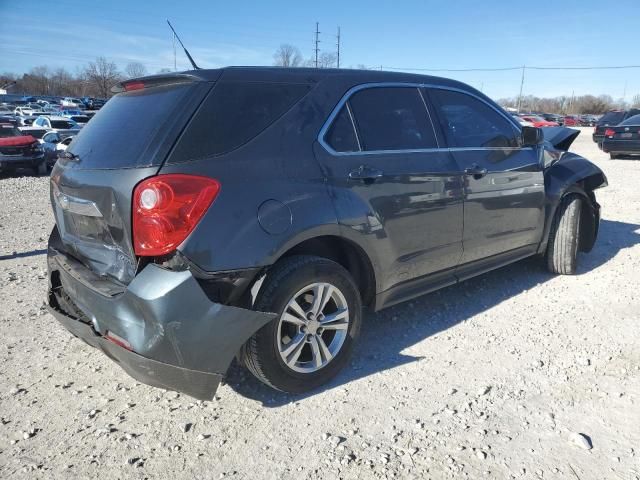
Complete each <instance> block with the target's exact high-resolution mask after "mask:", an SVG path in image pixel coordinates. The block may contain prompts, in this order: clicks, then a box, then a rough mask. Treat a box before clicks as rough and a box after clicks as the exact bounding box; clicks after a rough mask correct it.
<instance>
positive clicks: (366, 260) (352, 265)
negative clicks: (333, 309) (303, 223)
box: [250, 233, 377, 306]
mask: <svg viewBox="0 0 640 480" xmlns="http://www.w3.org/2000/svg"><path fill="white" fill-rule="evenodd" d="M293 255H314V256H318V257H323V258H327V259H329V260H332V261H334V262H336V263H338V264H340V265H341V266H342V267H344V268H345V269H346V270H347V271H348V272H349V273H350V274H351V275H352V276H353V279H354V281H355V282H356V285H357V286H358V289H359V291H360V296H361V298H362V304H363V305H364V306H372V305H374V303H375V302H374V301H375V296H376V292H377V283H376V280H377V275H376V271H375V268H374V265H373V262H372V260H371V258H370V257H369V255H367V253H366V252H365V250H364V249H363V248H362V247H361V246H360V245H358V244H357V243H356V242H354V241H352V240H349V239H347V238H345V237H344V236H341V235H339V234H335V233H325V234H321V235H317V236H311V237H307V238H303V239H301V240H299V241H298V242H297V243H295V244H293V245H289V246H288V247H287V248H286V249H283V251H282V252H280V253H279V254H278V255H277V256H275V257H274V261H273V263H272V265H275V264H276V263H277V262H278V261H280V260H282V259H283V258H287V257H291V256H293ZM268 274H269V267H267V268H265V269H264V270H263V271H262V273H261V274H260V275H258V277H257V278H256V281H255V282H254V284H253V286H252V287H251V288H250V291H251V296H252V297H253V299H255V298H256V297H257V295H258V292H259V291H260V287H261V285H262V283H263V281H264V279H265V278H266V276H267V275H268Z"/></svg>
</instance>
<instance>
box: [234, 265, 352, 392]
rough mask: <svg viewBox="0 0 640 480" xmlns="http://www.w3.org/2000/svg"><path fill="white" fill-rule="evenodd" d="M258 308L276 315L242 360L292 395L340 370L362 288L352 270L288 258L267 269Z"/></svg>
mask: <svg viewBox="0 0 640 480" xmlns="http://www.w3.org/2000/svg"><path fill="white" fill-rule="evenodd" d="M316 298H318V299H319V300H318V303H317V304H316V303H315V299H316ZM325 299H326V300H325ZM323 304H324V306H322V305H323ZM292 305H293V307H292ZM298 307H300V308H298ZM254 309H255V310H259V311H264V312H275V313H277V314H278V317H277V318H275V319H274V320H272V321H271V322H270V323H268V324H267V325H265V326H264V327H263V328H262V329H260V330H259V331H258V332H256V333H255V334H254V335H253V337H251V338H250V339H249V340H248V341H247V343H245V345H244V346H243V347H242V351H241V359H242V361H243V363H244V365H245V366H246V367H247V369H248V370H249V371H250V372H251V373H252V374H253V375H254V376H255V377H256V378H258V379H259V380H260V381H262V382H264V383H266V384H267V385H269V386H271V387H273V388H275V389H277V390H281V391H283V392H288V393H303V392H307V391H310V390H313V389H315V388H318V387H319V386H321V385H323V384H325V383H327V382H328V381H329V380H331V379H332V378H333V377H334V376H335V375H337V374H338V372H339V371H340V370H341V369H342V368H343V367H344V365H345V364H346V363H347V361H348V360H349V357H350V354H351V351H352V349H353V345H354V343H355V340H356V338H357V336H358V333H359V331H360V323H361V318H362V302H361V299H360V292H359V291H358V287H357V286H356V284H355V282H354V281H353V278H352V277H351V275H350V274H349V272H348V271H347V270H345V269H344V268H343V267H342V266H341V265H340V264H338V263H336V262H333V261H331V260H328V259H326V258H321V257H315V256H307V255H297V256H292V257H288V258H285V259H283V260H281V261H280V262H278V263H277V264H276V265H275V266H274V267H273V268H272V269H271V270H270V271H269V273H268V275H267V277H266V279H265V282H264V284H263V285H262V287H261V289H260V293H259V295H258V298H257V299H256V302H255V305H254ZM323 322H325V323H323Z"/></svg>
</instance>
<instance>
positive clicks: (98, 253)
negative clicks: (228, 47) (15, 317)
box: [51, 82, 211, 285]
mask: <svg viewBox="0 0 640 480" xmlns="http://www.w3.org/2000/svg"><path fill="white" fill-rule="evenodd" d="M210 88H211V83H209V82H181V83H169V84H163V85H160V86H156V85H154V86H153V87H152V88H144V89H138V90H136V91H133V92H125V93H121V94H119V95H116V96H115V97H113V98H112V99H111V100H110V101H109V102H108V103H107V104H106V105H105V106H104V107H103V108H102V109H101V110H100V111H99V112H98V113H97V114H96V115H95V117H94V118H93V119H92V120H91V122H89V123H88V124H87V126H86V127H84V128H83V129H82V130H81V131H80V132H79V133H78V135H77V136H76V137H75V139H74V141H73V142H72V144H71V145H70V146H69V148H68V149H67V153H66V154H65V155H64V156H63V158H60V159H59V160H58V162H56V165H55V167H54V169H53V171H52V173H51V203H52V205H53V211H54V214H55V219H56V224H57V227H58V231H59V233H60V239H61V241H62V244H63V246H64V249H65V251H66V253H68V254H70V255H72V256H73V257H75V258H76V259H77V260H79V261H80V262H81V263H83V264H84V265H85V266H86V267H88V268H89V269H91V270H92V271H93V272H94V273H96V274H98V275H101V276H105V277H110V278H111V279H113V280H116V281H117V282H119V283H121V284H125V285H126V284H128V283H129V282H130V281H131V280H132V279H133V278H134V276H135V274H136V256H135V254H134V251H133V246H132V245H133V242H132V238H131V203H132V196H133V190H134V188H135V186H136V185H137V184H138V183H139V182H140V181H142V180H144V179H145V178H147V177H150V176H153V175H156V174H157V173H158V170H159V168H160V166H161V165H162V163H163V162H164V159H165V158H166V156H167V154H168V153H169V151H170V150H171V148H172V147H173V144H174V143H175V141H176V139H177V138H178V136H179V135H180V133H181V132H182V129H183V128H184V126H185V125H186V123H187V122H188V120H189V119H190V118H191V116H192V115H193V112H194V111H195V110H196V108H197V107H198V105H199V104H200V102H201V101H202V99H203V98H204V96H205V94H206V92H207V91H208V90H209V89H210Z"/></svg>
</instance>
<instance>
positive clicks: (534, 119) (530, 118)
mask: <svg viewBox="0 0 640 480" xmlns="http://www.w3.org/2000/svg"><path fill="white" fill-rule="evenodd" d="M520 118H522V119H523V120H526V121H527V122H529V123H531V125H533V126H534V127H557V126H558V124H557V123H556V122H550V121H548V120H545V119H544V118H542V117H539V116H538V115H530V114H520Z"/></svg>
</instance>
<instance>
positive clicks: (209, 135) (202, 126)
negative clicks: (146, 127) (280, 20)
mask: <svg viewBox="0 0 640 480" xmlns="http://www.w3.org/2000/svg"><path fill="white" fill-rule="evenodd" d="M310 89H311V87H310V86H309V85H302V84H288V83H259V82H227V83H225V82H221V83H218V84H217V85H216V86H214V88H213V90H212V91H211V93H210V94H209V96H208V97H207V98H206V99H205V101H204V102H203V104H202V106H201V107H200V108H199V109H198V112H197V113H196V114H195V115H194V117H193V119H192V120H191V122H190V124H189V126H188V127H187V129H186V131H185V133H184V135H183V136H182V138H181V139H180V142H179V144H178V145H177V146H176V150H175V152H174V153H173V155H172V160H171V161H172V162H175V161H178V162H180V161H188V160H193V159H195V158H201V157H206V156H215V155H221V154H223V153H227V152H230V151H231V150H234V149H236V148H238V147H240V146H241V145H244V144H245V143H247V142H248V141H250V140H251V139H253V138H255V137H256V136H257V135H258V134H260V133H261V132H262V131H263V130H265V129H266V128H267V127H269V126H270V125H271V124H272V123H274V122H275V121H276V120H278V119H279V118H280V117H281V116H282V115H284V114H285V113H286V112H287V111H288V110H289V109H290V108H291V107H292V106H293V105H295V103H296V102H298V101H299V100H300V99H301V98H302V97H303V96H304V95H305V94H306V93H307V92H309V90H310Z"/></svg>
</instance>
